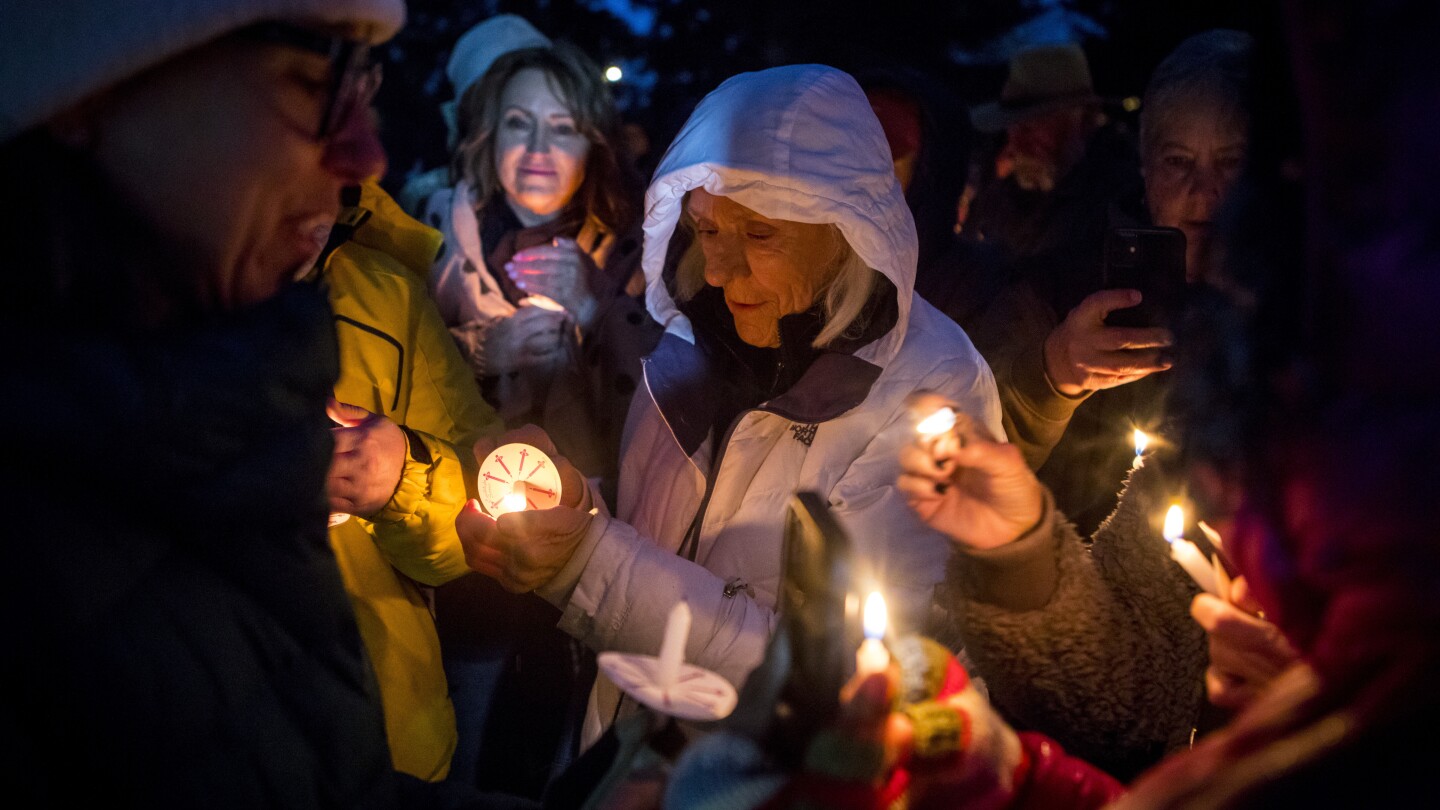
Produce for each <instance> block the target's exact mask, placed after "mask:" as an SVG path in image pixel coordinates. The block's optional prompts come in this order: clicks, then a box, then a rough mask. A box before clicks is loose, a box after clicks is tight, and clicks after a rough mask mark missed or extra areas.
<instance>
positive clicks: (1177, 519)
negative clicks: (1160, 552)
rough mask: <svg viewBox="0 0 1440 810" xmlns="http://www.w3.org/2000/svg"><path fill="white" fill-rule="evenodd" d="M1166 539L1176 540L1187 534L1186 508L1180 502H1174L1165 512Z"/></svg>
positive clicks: (1169, 540)
mask: <svg viewBox="0 0 1440 810" xmlns="http://www.w3.org/2000/svg"><path fill="white" fill-rule="evenodd" d="M1164 534H1165V540H1166V541H1168V542H1171V543H1173V542H1175V541H1176V540H1179V539H1181V537H1183V536H1184V534H1185V510H1184V509H1181V508H1180V504H1178V503H1177V504H1172V505H1171V506H1170V509H1169V511H1167V512H1166V513H1165V530H1164Z"/></svg>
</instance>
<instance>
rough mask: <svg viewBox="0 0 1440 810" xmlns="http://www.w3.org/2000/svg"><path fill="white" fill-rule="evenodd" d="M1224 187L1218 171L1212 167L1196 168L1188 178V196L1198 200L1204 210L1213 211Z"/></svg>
mask: <svg viewBox="0 0 1440 810" xmlns="http://www.w3.org/2000/svg"><path fill="white" fill-rule="evenodd" d="M1224 185H1225V184H1224V179H1223V178H1222V176H1221V173H1220V170H1219V169H1217V168H1216V167H1214V166H1197V167H1196V168H1195V173H1194V175H1193V176H1192V177H1191V178H1190V196H1191V197H1194V198H1198V199H1199V200H1200V201H1201V203H1202V204H1203V205H1204V206H1205V207H1206V208H1208V209H1213V208H1214V207H1215V206H1216V205H1217V204H1218V203H1219V202H1220V192H1221V190H1222V189H1223V188H1224Z"/></svg>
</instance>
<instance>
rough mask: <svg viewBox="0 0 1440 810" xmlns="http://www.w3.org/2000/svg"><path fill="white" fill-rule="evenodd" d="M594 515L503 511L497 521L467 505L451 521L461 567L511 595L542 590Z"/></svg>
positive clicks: (563, 509)
mask: <svg viewBox="0 0 1440 810" xmlns="http://www.w3.org/2000/svg"><path fill="white" fill-rule="evenodd" d="M593 519H594V516H593V515H591V514H590V513H589V512H582V511H580V510H579V509H571V508H569V507H565V506H557V507H555V508H554V509H540V510H533V509H532V510H526V511H523V512H507V513H505V514H503V515H501V516H500V519H499V520H495V519H494V518H491V517H490V516H489V515H487V514H485V513H484V512H482V511H481V509H480V502H479V501H476V500H473V499H472V500H471V501H470V502H469V503H467V504H465V508H464V509H462V510H460V514H459V516H457V517H456V518H455V531H456V533H457V534H459V535H460V545H461V546H463V547H464V548H465V562H466V564H468V565H469V566H470V568H471V569H473V570H475V571H479V572H480V573H482V574H484V575H485V576H487V577H490V578H491V579H494V580H495V581H496V582H499V583H500V585H501V587H503V588H505V590H507V591H510V592H512V593H528V592H530V591H533V590H535V589H536V588H540V587H543V586H544V585H545V584H546V583H548V582H549V581H550V580H552V579H554V578H555V575H556V574H558V573H560V569H562V568H564V567H565V564H566V563H568V562H570V558H571V557H572V556H573V555H574V554H575V548H576V547H577V546H579V545H580V541H581V540H583V539H585V532H586V531H587V530H589V528H590V521H591V520H593Z"/></svg>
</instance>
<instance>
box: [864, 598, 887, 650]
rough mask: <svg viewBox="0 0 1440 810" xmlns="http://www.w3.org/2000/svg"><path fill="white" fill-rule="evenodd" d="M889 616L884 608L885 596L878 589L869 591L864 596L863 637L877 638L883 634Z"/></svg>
mask: <svg viewBox="0 0 1440 810" xmlns="http://www.w3.org/2000/svg"><path fill="white" fill-rule="evenodd" d="M888 621H889V617H888V615H887V612H886V610H885V597H883V596H881V595H880V592H879V591H871V592H870V595H869V596H867V597H865V637H866V638H875V639H878V638H880V637H882V636H884V635H885V625H886V623H887V622H888Z"/></svg>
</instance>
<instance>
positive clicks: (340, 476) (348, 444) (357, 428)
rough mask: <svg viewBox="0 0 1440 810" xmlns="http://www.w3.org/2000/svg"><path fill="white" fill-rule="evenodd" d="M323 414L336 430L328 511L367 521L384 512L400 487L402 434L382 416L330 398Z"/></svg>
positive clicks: (392, 423) (402, 448) (403, 454)
mask: <svg viewBox="0 0 1440 810" xmlns="http://www.w3.org/2000/svg"><path fill="white" fill-rule="evenodd" d="M325 413H326V414H327V415H329V417H330V418H331V419H332V420H334V422H335V423H336V424H337V425H339V427H335V428H332V429H331V431H330V432H331V434H332V435H333V436H334V437H335V451H334V453H333V455H331V457H330V475H329V477H328V478H327V479H326V481H325V492H326V494H327V495H328V496H329V499H330V511H332V512H345V513H347V514H352V515H360V516H361V517H369V516H371V515H373V514H375V513H376V512H379V511H380V510H381V509H383V508H384V507H385V504H387V503H389V502H390V498H392V497H393V496H394V495H395V489H396V487H398V486H400V474H401V473H402V472H403V471H404V469H405V433H404V431H402V430H400V426H399V425H397V424H395V423H394V422H392V421H390V420H389V419H388V418H387V417H385V416H382V415H381V414H378V413H371V412H369V411H367V410H365V409H364V408H361V407H358V406H355V405H347V404H345V403H343V402H337V401H336V400H335V399H334V398H331V400H330V402H329V403H328V404H327V405H326V406H325Z"/></svg>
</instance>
